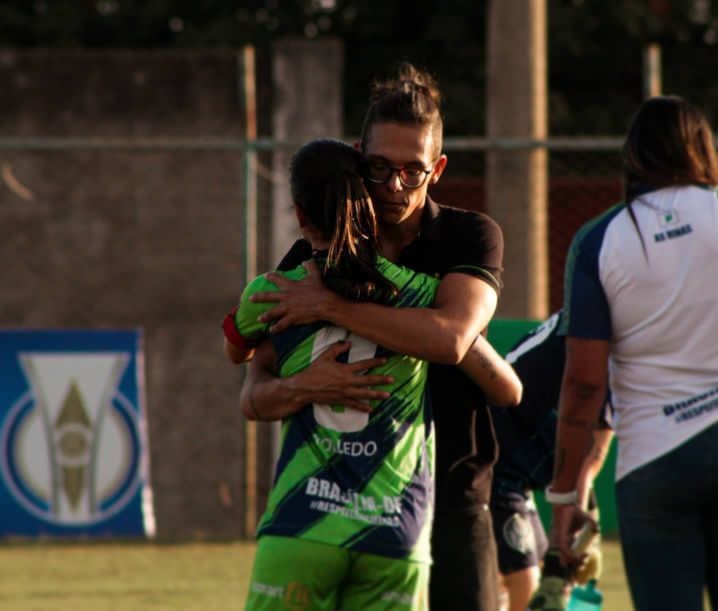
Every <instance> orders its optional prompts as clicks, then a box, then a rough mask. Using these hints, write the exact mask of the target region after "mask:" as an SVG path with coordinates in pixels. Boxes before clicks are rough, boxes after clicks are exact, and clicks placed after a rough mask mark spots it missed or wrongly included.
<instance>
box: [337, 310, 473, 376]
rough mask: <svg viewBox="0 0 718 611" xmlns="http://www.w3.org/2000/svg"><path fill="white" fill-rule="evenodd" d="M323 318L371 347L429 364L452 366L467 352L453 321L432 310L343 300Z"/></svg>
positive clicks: (458, 329)
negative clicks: (370, 343)
mask: <svg viewBox="0 0 718 611" xmlns="http://www.w3.org/2000/svg"><path fill="white" fill-rule="evenodd" d="M327 318H328V320H330V321H331V322H332V323H334V324H335V325H337V326H338V327H342V328H344V329H348V330H349V331H351V332H352V333H355V334H356V335H359V336H361V337H364V338H366V339H368V340H369V341H371V342H374V343H375V344H378V345H381V346H384V347H385V348H388V349H389V350H392V351H394V352H397V353H399V354H407V355H409V356H414V357H416V358H420V359H424V360H427V361H430V362H432V363H443V364H447V365H456V364H457V363H459V362H460V360H461V358H462V357H463V356H464V355H465V353H466V350H467V349H468V346H463V345H462V339H463V336H462V334H461V329H460V328H459V325H458V324H457V323H456V321H454V320H451V319H448V318H446V317H445V316H442V314H441V313H440V312H439V311H438V310H436V309H433V308H392V307H389V306H382V305H377V304H372V303H358V302H352V301H344V302H343V303H341V305H340V306H339V307H336V308H332V309H331V310H330V311H329V312H327ZM479 331H480V329H479Z"/></svg>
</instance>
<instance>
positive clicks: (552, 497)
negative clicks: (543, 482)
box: [544, 484, 578, 505]
mask: <svg viewBox="0 0 718 611" xmlns="http://www.w3.org/2000/svg"><path fill="white" fill-rule="evenodd" d="M544 497H545V498H546V501H547V502H548V503H551V505H575V504H576V503H578V491H577V490H571V491H570V492H554V491H553V490H551V485H550V484H549V485H548V486H546V490H544Z"/></svg>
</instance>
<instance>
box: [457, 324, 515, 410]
mask: <svg viewBox="0 0 718 611" xmlns="http://www.w3.org/2000/svg"><path fill="white" fill-rule="evenodd" d="M459 368H460V369H461V370H462V371H463V372H464V373H465V374H466V375H468V376H469V377H470V378H471V379H472V380H473V381H474V382H475V383H476V384H477V385H478V386H479V387H480V388H481V390H482V391H483V392H484V395H485V396H486V400H487V401H488V402H489V403H491V404H492V405H497V406H499V407H512V406H516V405H518V404H519V403H521V397H522V395H523V384H522V383H521V380H520V379H519V376H518V375H517V374H516V372H515V371H514V368H513V367H512V366H511V365H510V364H509V363H508V362H507V361H506V360H505V359H503V358H502V357H501V355H500V354H499V353H498V352H496V350H495V349H494V347H493V346H492V345H491V344H490V343H489V342H488V340H487V339H486V338H485V337H483V336H482V335H479V336H478V337H477V338H476V341H475V342H474V343H473V345H472V346H471V348H469V350H468V352H467V353H466V356H465V357H464V360H463V361H461V363H460V364H459Z"/></svg>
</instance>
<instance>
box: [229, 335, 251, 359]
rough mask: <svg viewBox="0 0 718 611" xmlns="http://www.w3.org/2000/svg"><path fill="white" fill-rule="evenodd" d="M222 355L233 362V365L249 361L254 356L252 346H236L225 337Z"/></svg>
mask: <svg viewBox="0 0 718 611" xmlns="http://www.w3.org/2000/svg"><path fill="white" fill-rule="evenodd" d="M224 355H225V356H226V357H227V359H229V361H231V362H232V363H234V364H235V365H239V364H240V363H245V362H246V361H251V360H252V358H253V357H254V348H249V347H246V346H242V347H240V346H236V345H235V344H233V343H232V342H230V341H229V340H228V339H227V338H226V337H225V338H224Z"/></svg>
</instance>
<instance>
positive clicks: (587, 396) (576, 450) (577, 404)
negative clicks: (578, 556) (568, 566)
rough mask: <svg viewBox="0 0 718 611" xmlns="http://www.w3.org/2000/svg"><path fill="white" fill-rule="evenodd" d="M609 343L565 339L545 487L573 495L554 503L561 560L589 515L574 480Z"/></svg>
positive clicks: (600, 392)
mask: <svg viewBox="0 0 718 611" xmlns="http://www.w3.org/2000/svg"><path fill="white" fill-rule="evenodd" d="M608 355H609V343H608V341H606V340H598V339H578V338H573V337H567V338H566V367H565V371H564V375H563V382H562V384H561V396H560V399H559V413H558V430H557V433H556V460H555V465H554V477H553V481H552V482H551V486H550V490H551V492H552V493H554V494H559V495H561V494H565V495H567V496H572V493H575V494H576V498H575V499H574V500H573V501H571V500H563V499H561V500H560V501H551V499H548V500H549V501H551V502H552V503H553V520H552V536H553V538H554V540H555V543H556V544H557V545H558V548H559V550H560V551H561V555H562V558H563V559H564V561H565V562H570V561H571V560H573V559H575V557H574V555H573V554H572V553H571V549H570V546H571V536H572V533H573V531H574V530H575V528H576V527H577V526H580V522H581V521H586V520H589V519H590V517H589V516H587V515H586V514H585V513H584V512H582V511H581V510H580V508H579V506H578V504H577V502H578V491H577V486H578V479H579V474H580V471H581V468H582V465H583V463H584V459H585V458H586V456H587V455H588V452H589V450H590V448H591V445H592V439H593V432H594V429H595V428H596V422H597V421H598V415H599V412H600V410H601V407H602V405H603V402H604V401H605V400H606V382H607V376H608Z"/></svg>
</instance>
